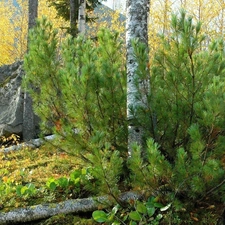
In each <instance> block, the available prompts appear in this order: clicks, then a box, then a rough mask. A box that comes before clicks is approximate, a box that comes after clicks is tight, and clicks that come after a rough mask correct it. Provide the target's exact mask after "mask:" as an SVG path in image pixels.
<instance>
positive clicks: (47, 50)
mask: <svg viewBox="0 0 225 225" xmlns="http://www.w3.org/2000/svg"><path fill="white" fill-rule="evenodd" d="M55 33H56V32H55V31H54V30H52V27H51V25H50V23H48V22H46V20H45V19H44V20H43V21H42V22H38V25H37V27H36V28H35V29H34V30H33V32H32V33H31V34H30V51H29V53H28V55H27V56H26V57H25V62H24V69H25V71H26V77H25V79H24V84H25V86H26V88H28V91H29V92H30V94H31V96H32V98H33V102H34V111H35V113H36V114H37V115H38V116H39V117H40V118H41V121H42V129H43V131H44V132H47V133H56V134H58V135H59V136H60V137H61V138H62V139H63V140H62V139H60V138H59V140H60V141H59V142H58V143H57V145H58V147H61V148H62V149H63V150H65V151H67V152H68V151H69V152H70V153H72V154H76V155H77V156H78V157H82V158H83V159H85V157H86V156H85V154H88V153H90V152H92V150H93V149H95V148H97V149H99V150H100V149H102V148H104V146H105V143H107V142H108V143H110V145H111V149H112V150H113V149H118V150H123V149H126V136H127V131H126V129H127V128H126V119H125V118H126V90H125V85H126V77H125V68H124V64H123V61H124V56H123V54H120V47H121V42H120V41H119V40H118V34H111V33H110V32H109V31H106V30H102V31H101V32H99V34H98V43H95V42H93V41H91V40H85V39H84V38H83V37H78V38H75V39H73V38H68V39H67V40H66V41H65V42H64V43H63V46H62V51H61V53H60V57H61V60H60V61H58V58H59V57H58V58H57V44H56V43H57V39H56V36H55ZM49 43H51V44H49ZM45 56H46V58H45ZM38 68H39V69H38ZM34 87H36V88H34ZM74 146H76V147H75V148H74Z"/></svg>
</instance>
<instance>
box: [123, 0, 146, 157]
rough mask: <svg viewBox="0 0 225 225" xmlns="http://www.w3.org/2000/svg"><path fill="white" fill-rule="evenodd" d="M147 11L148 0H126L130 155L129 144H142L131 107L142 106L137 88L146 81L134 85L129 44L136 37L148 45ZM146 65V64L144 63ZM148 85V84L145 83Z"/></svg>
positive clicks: (135, 76)
mask: <svg viewBox="0 0 225 225" xmlns="http://www.w3.org/2000/svg"><path fill="white" fill-rule="evenodd" d="M148 11H149V0H127V12H126V13H127V15H126V16H127V19H126V48H127V119H128V121H129V125H128V154H129V155H130V156H131V155H132V151H131V145H132V144H133V143H137V144H138V145H140V146H142V144H143V143H142V138H143V130H142V128H141V127H138V126H137V125H135V124H134V115H133V114H132V113H131V110H130V109H131V108H133V109H135V108H137V107H139V106H144V104H145V101H146V100H145V99H144V98H145V97H144V96H143V99H141V100H140V99H139V100H138V99H137V98H136V95H137V92H138V89H139V90H141V89H142V86H143V88H146V83H145V84H144V83H139V86H140V87H138V88H137V85H135V80H137V74H136V71H137V67H138V63H137V61H136V59H135V57H134V49H133V47H132V45H131V42H132V40H134V39H138V40H139V41H140V42H143V43H144V44H146V48H147V47H148ZM146 66H147V65H146ZM147 86H148V84H147Z"/></svg>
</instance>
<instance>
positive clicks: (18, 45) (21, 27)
mask: <svg viewBox="0 0 225 225" xmlns="http://www.w3.org/2000/svg"><path fill="white" fill-rule="evenodd" d="M14 2H15V1H13V0H3V1H0V15H1V20H0V65H3V64H11V63H13V62H15V61H17V60H21V59H23V56H24V54H25V53H26V50H27V29H28V1H27V0H16V4H15V3H14ZM13 3H14V4H13ZM43 15H44V16H46V17H47V18H48V19H49V20H51V21H52V23H53V26H54V27H55V28H60V27H65V26H68V24H67V22H65V21H64V20H63V19H59V18H56V11H55V9H54V8H52V7H51V8H49V7H48V3H47V0H39V7H38V17H39V18H40V17H42V16H43ZM59 35H60V37H62V32H59Z"/></svg>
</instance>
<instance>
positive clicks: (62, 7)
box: [48, 0, 104, 36]
mask: <svg viewBox="0 0 225 225" xmlns="http://www.w3.org/2000/svg"><path fill="white" fill-rule="evenodd" d="M103 1H104V0H103ZM48 2H49V6H50V7H54V8H55V9H56V11H57V17H61V18H63V19H64V20H65V21H69V20H70V1H68V0H59V1H54V0H48ZM74 3H75V18H76V24H74V27H70V28H68V27H63V28H64V29H67V31H68V32H69V33H70V34H74V30H73V29H74V28H75V36H76V35H77V32H78V28H77V24H78V13H79V12H78V11H79V6H80V2H79V0H74ZM100 4H101V0H89V1H88V2H86V13H87V14H86V21H87V22H93V21H94V20H95V19H96V18H93V17H92V16H90V15H89V14H91V13H92V12H93V10H94V8H96V7H97V6H98V5H100Z"/></svg>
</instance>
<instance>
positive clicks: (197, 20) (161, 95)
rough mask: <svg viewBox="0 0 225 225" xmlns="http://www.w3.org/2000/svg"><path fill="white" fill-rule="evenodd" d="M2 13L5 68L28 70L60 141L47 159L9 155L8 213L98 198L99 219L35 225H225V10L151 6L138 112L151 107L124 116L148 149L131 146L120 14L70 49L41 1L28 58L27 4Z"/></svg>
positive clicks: (38, 153) (39, 154) (95, 214)
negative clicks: (15, 66)
mask: <svg viewBox="0 0 225 225" xmlns="http://www.w3.org/2000/svg"><path fill="white" fill-rule="evenodd" d="M0 4H1V5H0V10H2V15H3V17H2V18H3V19H2V20H1V22H2V21H3V22H2V23H3V24H4V25H1V26H0V32H1V34H2V36H1V37H3V38H2V39H1V40H0V46H2V48H0V51H2V52H1V54H0V55H1V59H0V60H1V62H0V64H2V65H4V64H9V63H12V62H14V61H16V60H24V70H25V72H26V76H25V77H24V79H23V87H24V88H25V89H26V90H27V91H28V92H29V94H30V96H31V97H32V99H33V108H34V112H35V113H36V114H37V115H38V117H39V118H40V119H41V123H40V126H41V130H42V134H43V135H45V134H54V135H55V136H56V138H55V139H54V140H53V141H52V142H50V143H46V144H45V145H43V146H42V147H41V148H40V149H36V150H31V149H26V148H25V149H23V150H22V151H20V152H19V153H9V154H4V153H2V155H1V159H2V162H3V163H2V164H1V170H0V175H1V181H0V193H1V196H2V197H1V208H2V212H7V211H10V210H11V209H14V208H15V207H16V208H17V207H25V206H32V205H37V204H44V203H58V202H61V201H67V200H71V199H77V198H87V197H88V198H91V197H95V198H94V200H95V201H94V203H93V204H94V206H95V207H94V209H93V208H92V210H89V211H91V213H87V212H86V213H83V214H80V215H79V216H80V217H78V218H77V217H76V216H75V215H74V214H69V216H68V217H66V216H65V215H64V214H59V215H56V216H55V217H52V218H50V219H47V220H43V221H38V222H37V224H62V221H63V223H64V224H96V223H102V224H131V225H135V224H140V225H141V224H218V225H219V224H224V223H225V222H224V207H225V206H224V202H225V194H224V193H225V179H224V177H225V155H224V152H225V151H224V146H225V128H224V122H225V121H224V120H225V110H224V107H225V104H224V101H225V95H224V92H223V90H224V87H225V76H224V75H225V74H224V73H225V54H224V31H223V29H224V28H223V27H224V22H225V21H224V9H225V2H223V1H222V0H221V1H220V0H218V1H213V0H211V1H210V0H209V1H207V2H206V1H201V0H199V1H173V2H172V1H169V0H164V1H156V0H153V1H151V3H150V6H149V12H150V13H149V18H148V36H149V40H148V44H149V46H150V48H149V51H147V48H146V45H144V44H143V43H141V42H140V41H138V40H137V39H135V40H133V41H132V48H133V49H134V52H133V53H134V54H133V55H134V58H135V60H136V62H137V65H138V66H137V71H136V74H137V77H136V80H134V84H135V85H136V87H137V90H138V91H137V93H136V95H135V98H134V101H136V100H137V101H143V102H144V104H141V105H139V106H137V107H136V108H132V107H131V108H129V107H128V110H130V112H131V114H132V116H133V117H132V123H134V124H135V126H137V127H138V128H141V129H140V130H141V131H142V130H143V136H142V143H143V144H142V145H140V144H138V143H131V146H129V143H128V142H129V140H128V138H127V137H128V135H129V131H128V125H129V123H130V121H129V118H128V119H127V74H126V73H127V70H126V69H127V68H126V67H127V65H126V50H127V49H126V46H125V36H124V35H125V25H124V24H123V23H121V21H120V20H119V19H118V18H119V12H110V11H107V13H110V14H111V15H110V16H111V17H112V21H111V23H110V25H109V24H107V21H104V20H102V18H103V17H104V16H108V15H107V13H106V14H105V12H103V13H102V14H101V13H100V14H98V15H97V16H98V17H99V18H98V19H97V20H96V21H93V22H91V23H90V24H89V25H88V26H90V28H92V29H90V30H88V32H89V33H88V32H87V35H86V36H82V35H78V36H77V37H72V36H70V35H68V34H67V33H66V32H65V30H64V29H61V28H62V27H65V25H66V23H67V22H65V21H64V20H63V19H61V18H58V17H56V14H57V13H56V11H54V10H53V8H49V6H48V4H47V2H46V1H44V0H40V1H39V6H40V7H39V11H40V12H39V17H40V19H39V20H38V21H37V24H36V26H35V28H34V29H32V30H31V31H30V32H29V51H28V52H27V53H26V51H27V46H26V43H27V14H28V12H27V5H26V1H21V2H19V1H18V2H17V4H18V5H17V4H16V5H15V4H13V3H12V2H10V1H6V2H4V1H1V2H0ZM180 8H183V9H184V10H183V9H182V10H180ZM7 13H8V14H7ZM9 15H10V16H11V17H9ZM42 15H44V17H42ZM93 17H96V15H94V13H93ZM108 28H109V29H108ZM93 37H94V38H93ZM4 38H5V39H4ZM140 83H142V84H146V86H144V87H146V88H140ZM148 87H150V88H148ZM143 96H144V97H143ZM138 132H139V131H138ZM11 138H12V139H14V137H11ZM15 139H16V138H15ZM3 147H4V146H3ZM6 162H7V163H6ZM124 193H125V194H124ZM105 195H107V196H109V197H107V198H106V199H105V198H104V202H101V204H100V205H97V207H96V205H95V204H96V202H97V203H98V201H99V199H98V198H97V196H105ZM96 199H97V200H98V201H97V200H96ZM109 202H110V203H109ZM106 203H107V204H108V205H107V204H106ZM91 204H92V203H91ZM50 207H51V205H50ZM71 207H72V206H71ZM2 215H3V214H2ZM0 218H1V215H0Z"/></svg>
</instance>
